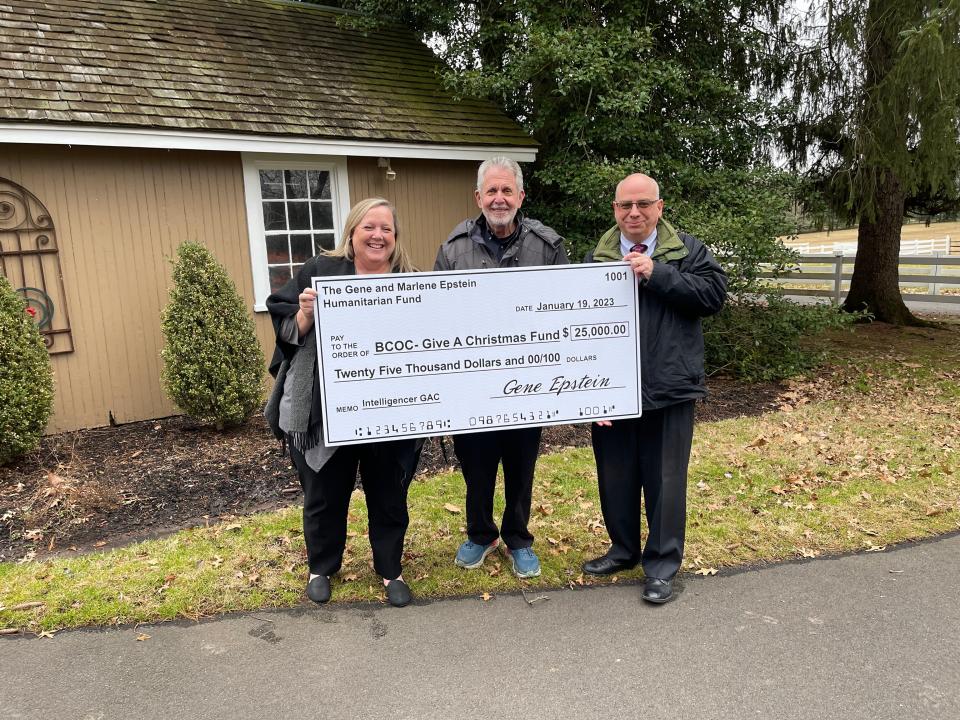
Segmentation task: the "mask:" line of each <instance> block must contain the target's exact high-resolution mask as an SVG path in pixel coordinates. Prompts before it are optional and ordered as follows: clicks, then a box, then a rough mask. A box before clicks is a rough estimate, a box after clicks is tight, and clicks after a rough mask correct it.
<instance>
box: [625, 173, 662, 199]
mask: <svg viewBox="0 0 960 720" xmlns="http://www.w3.org/2000/svg"><path fill="white" fill-rule="evenodd" d="M635 189H639V190H641V191H649V196H650V197H651V198H652V199H654V200H659V199H660V186H659V185H658V184H657V181H656V180H654V179H653V178H652V177H650V176H649V175H644V174H643V173H634V174H633V175H627V176H626V177H625V178H624V179H623V180H621V181H620V182H619V183H617V195H616V198H617V200H621V199H622V198H621V197H620V195H621V192H629V191H631V190H635Z"/></svg>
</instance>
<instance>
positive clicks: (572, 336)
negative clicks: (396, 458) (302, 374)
mask: <svg viewBox="0 0 960 720" xmlns="http://www.w3.org/2000/svg"><path fill="white" fill-rule="evenodd" d="M313 287H314V289H315V290H316V291H317V310H316V312H315V313H314V317H315V319H316V323H315V324H316V332H317V345H318V348H319V349H320V350H319V353H318V361H319V362H318V365H319V368H318V369H319V373H320V380H321V392H322V398H323V418H324V423H323V431H324V442H325V443H327V444H328V445H349V444H355V443H366V442H375V441H378V440H389V439H396V438H402V437H427V436H430V435H449V434H454V433H464V432H478V431H483V430H498V429H505V428H520V427H530V426H535V425H558V424H561V423H578V422H587V421H590V420H598V419H607V420H610V419H616V418H625V417H637V416H638V415H640V367H639V366H640V352H639V346H638V338H637V283H636V281H635V279H634V275H633V273H632V272H631V271H630V269H629V267H628V266H627V265H626V264H620V263H594V264H589V265H560V266H549V267H529V268H516V269H503V270H500V269H498V270H476V271H456V272H444V273H438V272H433V273H405V274H393V275H351V276H345V277H323V278H313Z"/></svg>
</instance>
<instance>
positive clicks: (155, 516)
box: [0, 378, 783, 561]
mask: <svg viewBox="0 0 960 720" xmlns="http://www.w3.org/2000/svg"><path fill="white" fill-rule="evenodd" d="M710 391H711V395H710V398H709V400H708V401H707V402H702V403H699V404H698V405H697V419H698V420H700V421H707V420H720V419H723V418H729V417H737V416H741V415H754V414H759V413H762V412H765V411H767V410H770V409H773V408H776V407H778V406H779V404H780V402H779V400H778V397H779V395H780V393H781V392H782V391H783V387H782V386H780V385H778V384H776V383H752V384H749V385H748V384H745V383H740V382H735V381H732V380H728V379H723V378H720V379H711V381H710ZM589 442H590V429H589V425H560V426H554V427H548V428H544V432H543V440H542V446H541V451H542V452H551V451H552V450H555V449H559V448H562V447H568V446H581V445H587V444H589ZM455 463H456V460H455V458H454V456H453V447H452V443H451V442H449V441H447V442H446V443H444V445H443V446H442V445H441V443H440V442H439V440H437V439H431V440H429V441H428V442H427V444H426V445H425V447H424V450H423V455H422V458H421V462H420V469H419V472H420V473H421V474H430V473H434V472H437V471H438V470H442V469H445V468H448V467H450V466H451V465H455ZM298 502H300V486H299V483H298V482H297V478H296V473H295V471H294V470H293V467H292V465H291V462H290V458H289V457H287V456H285V455H283V454H282V453H281V451H280V447H279V444H278V443H276V442H275V441H274V440H273V437H272V436H271V435H270V432H269V430H268V429H267V427H266V424H265V423H264V420H263V418H262V417H256V418H254V419H253V420H251V421H250V422H249V423H247V424H246V425H245V426H243V427H240V428H235V429H232V430H226V431H222V432H217V431H214V430H211V429H209V428H206V427H199V426H197V425H195V424H194V423H193V422H191V421H190V420H188V419H186V418H183V417H172V418H165V419H162V420H151V421H147V422H138V423H130V424H128V425H121V426H118V427H105V428H94V429H91V430H81V431H77V432H72V433H64V434H61V435H52V436H49V437H46V438H44V440H43V443H42V444H41V447H40V448H39V449H38V450H37V451H36V452H34V453H31V454H30V455H28V456H26V457H24V458H22V459H21V460H19V461H18V462H17V463H16V464H14V465H10V466H5V467H0V561H2V560H15V559H19V558H23V557H42V556H44V555H49V554H57V553H62V552H80V551H84V550H90V549H93V548H100V547H111V546H116V545H120V544H123V543H126V542H131V541H133V540H139V539H144V538H148V537H155V536H158V535H162V534H164V533H168V532H172V531H174V530H177V529H180V528H184V527H190V526H195V525H198V524H204V523H206V522H213V521H216V520H217V519H219V518H222V517H224V516H229V515H242V514H247V513H252V512H256V511H260V510H266V509H272V508H277V507H283V506H286V505H291V504H295V503H298Z"/></svg>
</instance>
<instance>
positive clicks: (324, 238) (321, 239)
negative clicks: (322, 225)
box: [313, 233, 334, 252]
mask: <svg viewBox="0 0 960 720" xmlns="http://www.w3.org/2000/svg"><path fill="white" fill-rule="evenodd" d="M313 246H314V247H315V248H316V249H317V252H319V251H320V248H323V249H324V250H333V246H334V240H333V233H323V234H322V235H320V234H317V235H314V236H313Z"/></svg>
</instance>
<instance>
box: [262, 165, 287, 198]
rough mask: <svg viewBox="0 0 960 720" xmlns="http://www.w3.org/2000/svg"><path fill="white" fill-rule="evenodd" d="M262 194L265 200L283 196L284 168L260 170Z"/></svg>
mask: <svg viewBox="0 0 960 720" xmlns="http://www.w3.org/2000/svg"><path fill="white" fill-rule="evenodd" d="M260 196H261V197H262V198H263V199H264V200H267V199H269V198H282V197H283V170H261V171H260Z"/></svg>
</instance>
